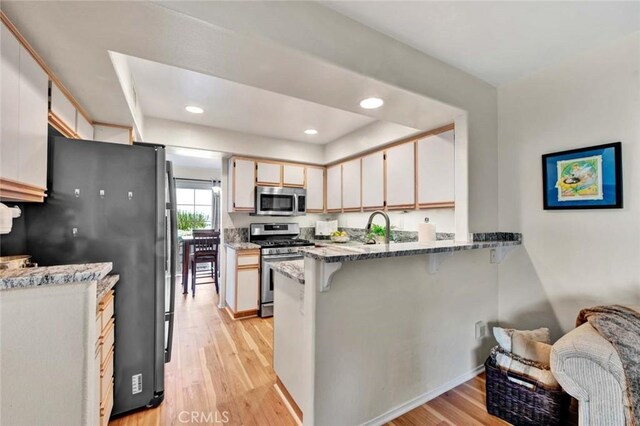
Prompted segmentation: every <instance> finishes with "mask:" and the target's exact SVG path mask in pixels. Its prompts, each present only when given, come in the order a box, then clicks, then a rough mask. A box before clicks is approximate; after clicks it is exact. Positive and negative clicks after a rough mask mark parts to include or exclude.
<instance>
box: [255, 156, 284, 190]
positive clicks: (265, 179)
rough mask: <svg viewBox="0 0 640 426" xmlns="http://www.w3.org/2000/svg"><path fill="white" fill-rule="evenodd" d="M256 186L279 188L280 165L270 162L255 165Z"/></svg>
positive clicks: (280, 178)
mask: <svg viewBox="0 0 640 426" xmlns="http://www.w3.org/2000/svg"><path fill="white" fill-rule="evenodd" d="M256 164H257V180H256V183H257V184H258V185H267V186H281V185H282V164H280V163H272V162H261V161H258V162H257V163H256Z"/></svg>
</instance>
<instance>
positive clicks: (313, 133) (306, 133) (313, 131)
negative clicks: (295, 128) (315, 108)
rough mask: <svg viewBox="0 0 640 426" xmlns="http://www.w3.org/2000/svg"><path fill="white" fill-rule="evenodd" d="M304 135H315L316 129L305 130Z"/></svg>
mask: <svg viewBox="0 0 640 426" xmlns="http://www.w3.org/2000/svg"><path fill="white" fill-rule="evenodd" d="M304 134H305V135H317V134H318V131H317V130H316V129H307V130H305V131H304Z"/></svg>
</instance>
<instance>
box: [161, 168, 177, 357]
mask: <svg viewBox="0 0 640 426" xmlns="http://www.w3.org/2000/svg"><path fill="white" fill-rule="evenodd" d="M167 178H168V181H169V202H168V203H167V208H168V210H169V221H170V226H169V229H170V234H171V236H170V238H171V252H170V254H169V258H170V263H169V273H170V274H171V277H170V278H169V283H170V284H169V285H170V286H171V289H170V291H169V312H166V313H165V317H164V319H165V321H168V322H169V330H168V334H167V347H166V348H165V350H164V362H169V361H171V352H172V347H173V323H174V320H175V318H174V310H175V304H176V261H177V253H178V222H177V219H176V183H175V180H174V179H173V165H172V164H171V161H167Z"/></svg>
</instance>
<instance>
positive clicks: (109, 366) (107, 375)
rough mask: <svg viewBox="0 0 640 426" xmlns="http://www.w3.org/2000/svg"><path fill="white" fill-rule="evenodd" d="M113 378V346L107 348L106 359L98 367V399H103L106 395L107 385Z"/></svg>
mask: <svg viewBox="0 0 640 426" xmlns="http://www.w3.org/2000/svg"><path fill="white" fill-rule="evenodd" d="M112 380H113V348H111V349H110V350H109V355H107V361H106V362H105V363H104V364H102V367H101V368H100V401H104V400H105V397H106V396H107V392H109V391H110V390H111V389H109V386H110V385H111V381H112Z"/></svg>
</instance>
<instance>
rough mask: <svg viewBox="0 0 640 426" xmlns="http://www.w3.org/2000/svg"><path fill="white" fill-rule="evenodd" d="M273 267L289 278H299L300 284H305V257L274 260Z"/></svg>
mask: <svg viewBox="0 0 640 426" xmlns="http://www.w3.org/2000/svg"><path fill="white" fill-rule="evenodd" d="M271 269H273V270H274V271H276V272H278V273H280V274H282V275H284V276H285V277H287V278H291V279H294V280H297V281H298V282H299V283H300V284H304V259H300V260H285V261H282V262H273V263H272V265H271Z"/></svg>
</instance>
